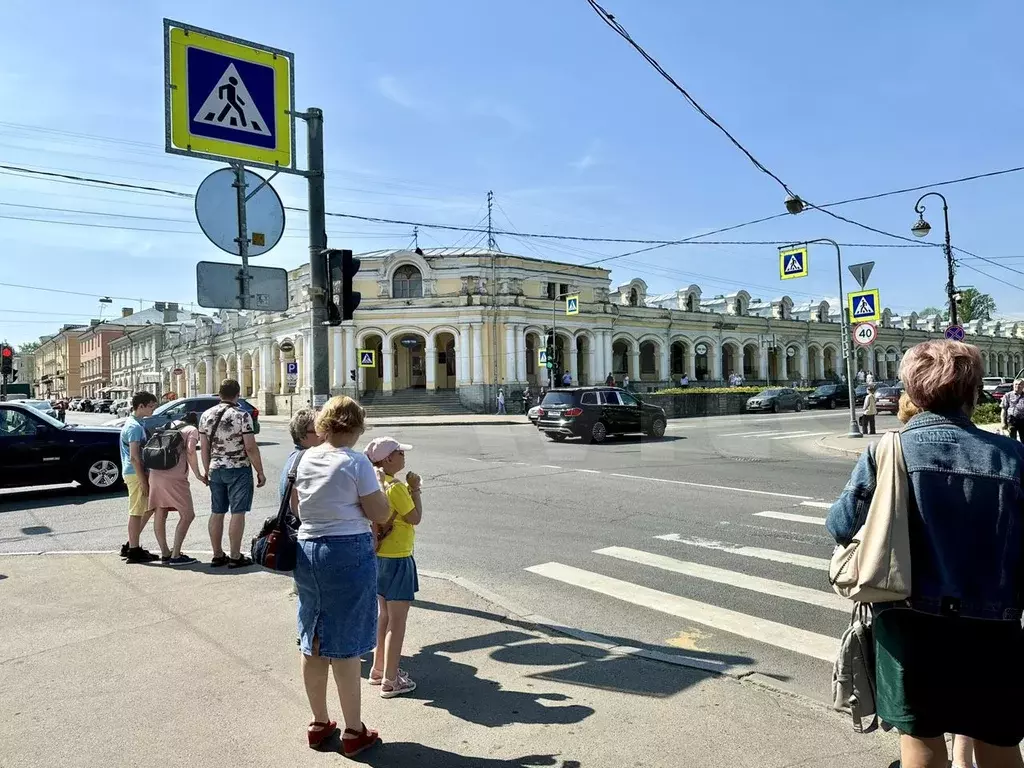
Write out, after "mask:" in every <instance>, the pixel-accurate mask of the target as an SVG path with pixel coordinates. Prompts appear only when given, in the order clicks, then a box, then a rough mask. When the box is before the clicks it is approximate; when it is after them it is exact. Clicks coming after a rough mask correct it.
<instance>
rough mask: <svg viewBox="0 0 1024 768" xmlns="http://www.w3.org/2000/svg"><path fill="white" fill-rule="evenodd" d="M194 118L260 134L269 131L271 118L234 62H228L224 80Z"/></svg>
mask: <svg viewBox="0 0 1024 768" xmlns="http://www.w3.org/2000/svg"><path fill="white" fill-rule="evenodd" d="M192 120H193V121H194V122H199V123H206V124H207V125H222V126H224V127H227V128H233V129H235V130H236V131H246V132H248V133H255V134H257V135H260V136H266V135H268V134H267V132H268V130H269V129H268V127H267V121H266V120H264V119H263V115H261V114H260V110H259V107H257V106H256V102H255V101H253V98H252V95H251V94H250V93H249V89H248V88H246V87H245V82H244V81H243V80H242V76H241V75H240V74H238V69H237V68H236V67H235V64H234V62H232V63H230V64H228V67H227V69H225V70H224V74H223V75H221V76H220V80H218V81H217V83H216V84H215V85H214V86H213V88H212V89H210V95H209V96H207V97H206V101H204V102H203V105H202V106H201V107H199V111H198V112H196V114H195V115H193V116H192Z"/></svg>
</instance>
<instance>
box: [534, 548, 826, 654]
mask: <svg viewBox="0 0 1024 768" xmlns="http://www.w3.org/2000/svg"><path fill="white" fill-rule="evenodd" d="M526 570H527V571H529V572H530V573H535V574H537V575H538V576H544V577H545V578H548V579H552V580H554V581H560V582H562V583H563V584H571V585H572V586H576V587H581V588H582V589H587V590H590V591H591V592H597V593H598V594H601V595H607V596H608V597H614V598H615V599H616V600H621V601H623V602H624V603H631V604H632V605H638V606H641V607H643V608H650V609H651V610H654V611H659V612H661V613H666V614H668V615H670V616H676V617H678V618H681V619H686V620H688V621H693V622H696V623H698V624H703V625H704V626H707V627H712V628H714V629H718V630H721V631H722V632H729V633H731V634H734V635H739V636H740V637H745V638H747V639H750V640H756V641H758V642H760V643H767V644H768V645H774V646H775V647H776V648H784V649H785V650H788V651H793V652H794V653H799V654H801V655H803V656H811V657H812V658H816V659H821V660H822V661H827V662H828V663H830V664H832V663H834V662H835V660H836V655H837V654H838V652H839V641H838V640H837V639H836V638H834V637H826V636H825V635H819V634H818V633H816V632H809V631H807V630H806V629H799V628H797V627H791V626H788V625H787V624H780V623H778V622H775V621H771V620H770V619H762V618H758V617H757V616H749V615H747V614H745V613H739V612H738V611H731V610H729V609H728V608H719V607H718V606H715V605H709V604H708V603H701V602H698V601H697V600H690V599H688V598H685V597H679V596H678V595H672V594H669V593H668V592H661V591H659V590H657V589H651V588H649V587H644V586H641V585H639V584H632V583H630V582H628V581H621V580H620V579H613V578H611V577H610V576H602V575H601V574H599V573H592V572H590V571H584V570H582V569H581V568H574V567H572V566H571V565H563V564H562V563H543V564H541V565H533V566H530V567H529V568H527V569H526Z"/></svg>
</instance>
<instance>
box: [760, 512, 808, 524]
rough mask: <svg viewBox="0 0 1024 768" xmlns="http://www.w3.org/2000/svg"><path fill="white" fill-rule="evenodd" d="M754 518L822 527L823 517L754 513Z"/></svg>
mask: <svg viewBox="0 0 1024 768" xmlns="http://www.w3.org/2000/svg"><path fill="white" fill-rule="evenodd" d="M754 517H770V518H772V519H773V520H785V521H787V522H790V523H810V524H811V525H824V524H825V518H824V517H813V516H812V515H797V514H794V513H793V512H755V513H754Z"/></svg>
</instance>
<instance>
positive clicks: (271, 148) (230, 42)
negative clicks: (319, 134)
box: [164, 19, 295, 170]
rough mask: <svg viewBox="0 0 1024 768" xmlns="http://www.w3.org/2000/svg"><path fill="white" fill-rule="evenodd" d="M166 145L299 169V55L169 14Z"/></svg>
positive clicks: (188, 151) (177, 151)
mask: <svg viewBox="0 0 1024 768" xmlns="http://www.w3.org/2000/svg"><path fill="white" fill-rule="evenodd" d="M164 51H165V53H164V59H165V61H164V71H165V76H166V83H165V85H166V105H167V109H166V110H165V111H166V115H167V118H166V123H167V124H166V130H165V133H166V149H167V151H168V152H171V153H173V154H182V155H192V156H196V157H203V158H207V159H225V160H238V161H242V162H245V163H246V164H248V165H258V166H262V167H269V168H277V169H281V170H294V156H295V151H294V150H295V131H294V120H293V114H294V111H295V110H294V107H293V90H294V89H293V87H292V83H293V65H294V56H292V54H290V53H288V52H287V51H281V50H278V49H277V48H271V47H269V46H266V45H261V44H259V43H252V42H249V41H247V40H239V39H237V38H233V37H228V36H227V35H221V34H219V33H217V32H211V31H209V30H205V29H199V28H198V27H192V26H189V25H188V24H181V23H179V22H176V21H171V20H169V19H164Z"/></svg>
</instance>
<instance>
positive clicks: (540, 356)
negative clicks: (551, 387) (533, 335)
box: [537, 349, 548, 365]
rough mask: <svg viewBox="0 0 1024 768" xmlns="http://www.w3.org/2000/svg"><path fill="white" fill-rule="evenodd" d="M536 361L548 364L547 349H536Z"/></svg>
mask: <svg viewBox="0 0 1024 768" xmlns="http://www.w3.org/2000/svg"><path fill="white" fill-rule="evenodd" d="M537 362H538V363H540V364H541V365H547V364H548V351H547V350H546V349H541V350H538V351H537Z"/></svg>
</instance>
